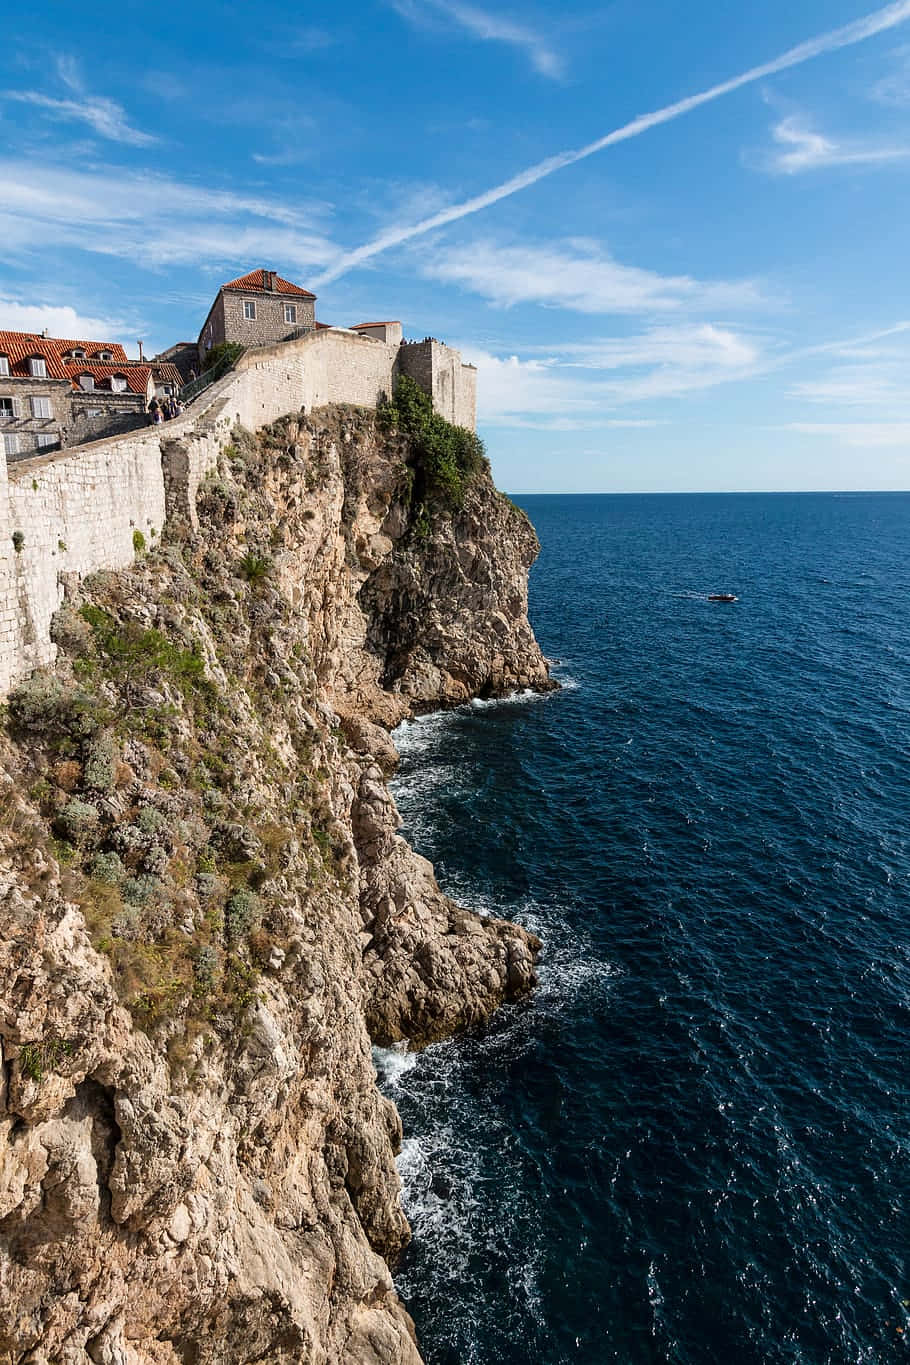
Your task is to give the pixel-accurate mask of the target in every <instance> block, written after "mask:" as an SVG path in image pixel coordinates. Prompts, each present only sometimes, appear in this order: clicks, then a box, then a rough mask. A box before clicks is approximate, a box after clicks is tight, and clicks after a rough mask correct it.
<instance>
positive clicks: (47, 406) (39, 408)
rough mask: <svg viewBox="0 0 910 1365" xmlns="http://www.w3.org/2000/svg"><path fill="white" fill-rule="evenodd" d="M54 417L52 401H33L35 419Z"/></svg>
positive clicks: (35, 399)
mask: <svg viewBox="0 0 910 1365" xmlns="http://www.w3.org/2000/svg"><path fill="white" fill-rule="evenodd" d="M53 415H54V414H53V413H52V412H51V400H50V399H49V398H33V399H32V416H33V417H53Z"/></svg>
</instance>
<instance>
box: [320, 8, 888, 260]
mask: <svg viewBox="0 0 910 1365" xmlns="http://www.w3.org/2000/svg"><path fill="white" fill-rule="evenodd" d="M907 19H910V0H897V3H895V4H891V5H885V7H884V8H883V9H879V10H876V11H875V12H874V13H873V14H867V15H866V17H865V18H863V19H855V20H854V21H853V22H852V23H850V24H845V25H844V26H843V28H836V29H833V30H832V31H831V32H830V33H823V34H821V35H819V37H817V38H810V39H809V40H808V41H807V42H805V43H800V44H799V46H798V47H791V48H790V50H789V51H788V52H784V53H782V55H781V56H780V57H775V58H774V59H773V60H772V61H770V62H765V63H763V65H761V66H753V67H752V68H751V69H750V70H749V71H744V72H743V73H742V75H740V76H733V77H732V78H731V79H730V80H727V81H722V82H721V84H720V85H712V86H711V88H710V89H709V90H702V91H701V92H700V93H699V94H697V95H689V96H688V97H687V98H686V99H683V100H677V102H676V103H675V104H667V105H665V106H664V108H663V109H655V110H654V112H653V113H651V114H640V115H639V117H638V118H635V119H633V120H632V122H631V123H626V124H623V126H622V127H621V128H615V129H614V130H613V132H612V133H607V134H606V136H605V137H600V138H598V139H597V141H596V142H589V143H588V144H587V146H585V147H579V148H576V149H575V150H573V151H568V152H557V153H556V155H555V156H549V157H547V158H546V160H545V161H538V163H537V165H536V166H529V167H528V169H527V170H525V171H519V173H518V175H513V176H512V177H511V179H509V180H504V181H503V182H502V184H501V185H494V186H493V188H492V189H489V190H485V191H484V192H483V194H477V195H474V197H473V198H471V199H465V200H464V201H463V202H462V203H460V204H453V205H451V207H450V208H447V209H442V210H441V211H440V212H439V213H434V214H432V215H431V216H430V217H429V218H422V219H420V221H419V222H417V223H410V224H408V225H407V226H405V227H394V228H389V229H388V230H387V231H386V232H383V233H381V234H380V235H379V236H378V237H374V238H373V240H372V241H371V242H365V243H364V245H363V246H359V247H356V248H355V249H354V250H353V251H348V252H345V254H344V255H343V256H340V257H339V258H338V260H337V261H336V262H335V264H334V265H332V266H330V267H329V269H328V270H326V271H324V272H323V274H322V275H320V276H319V277H318V279H316V280H315V281H314V283H315V284H316V285H323V284H330V283H331V281H332V280H337V279H338V278H339V276H341V275H345V274H347V272H348V271H349V270H352V269H353V268H354V266H357V265H360V264H362V262H363V261H368V260H370V258H371V257H373V256H377V255H378V254H379V253H380V252H381V251H386V250H387V249H388V248H389V247H391V246H399V245H400V244H401V243H402V242H408V241H410V240H411V238H412V237H421V236H423V234H424V233H426V232H432V231H433V229H434V228H440V227H445V225H446V224H447V223H454V222H457V220H458V219H459V218H466V217H467V216H468V214H470V213H478V212H479V211H480V210H481V209H485V208H489V206H490V205H491V204H496V203H498V202H499V200H500V199H507V198H508V197H509V195H510V194H517V192H518V191H519V190H524V189H527V188H528V186H529V185H536V184H537V181H538V180H543V179H545V178H546V176H548V175H552V174H553V172H554V171H561V170H562V169H563V168H564V167H565V166H573V165H574V164H575V162H576V161H584V160H585V158H586V157H589V156H593V155H594V153H595V152H602V151H603V150H604V148H605V147H612V146H614V145H615V144H616V143H617V142H627V141H628V140H629V139H630V138H633V137H640V136H641V134H642V133H646V132H648V131H649V129H651V128H657V127H658V126H659V125H660V124H662V123H670V122H672V120H673V119H677V118H681V117H682V116H683V114H689V113H691V112H692V110H693V109H698V108H700V107H701V105H703V104H710V103H711V101H712V100H718V99H720V98H721V97H722V96H723V95H729V94H731V93H732V91H734V90H740V89H742V87H743V86H744V85H753V84H754V83H755V81H760V80H764V78H765V77H766V76H774V75H776V74H777V73H778V72H779V71H786V70H788V68H790V67H792V66H800V65H801V64H802V63H803V62H809V61H812V59H813V58H814V57H821V56H823V55H824V53H826V52H836V51H838V50H839V49H840V48H844V47H853V46H854V44H856V43H862V42H865V41H866V39H867V38H874V37H875V35H876V34H877V33H884V32H886V31H887V30H888V29H891V28H896V27H897V26H898V24H903V23H904V22H905V21H906V20H907Z"/></svg>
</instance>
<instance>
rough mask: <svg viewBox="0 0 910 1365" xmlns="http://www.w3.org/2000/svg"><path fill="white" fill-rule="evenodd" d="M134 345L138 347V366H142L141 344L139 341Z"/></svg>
mask: <svg viewBox="0 0 910 1365" xmlns="http://www.w3.org/2000/svg"><path fill="white" fill-rule="evenodd" d="M136 345H137V346H138V347H139V364H140V365H141V364H142V342H141V341H137V342H136Z"/></svg>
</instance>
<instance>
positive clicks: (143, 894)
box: [120, 876, 161, 906]
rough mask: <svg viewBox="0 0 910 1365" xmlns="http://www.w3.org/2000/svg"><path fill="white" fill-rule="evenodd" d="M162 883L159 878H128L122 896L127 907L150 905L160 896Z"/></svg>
mask: <svg viewBox="0 0 910 1365" xmlns="http://www.w3.org/2000/svg"><path fill="white" fill-rule="evenodd" d="M160 890H161V883H160V881H159V880H158V878H157V877H148V876H144V877H127V879H126V881H125V882H124V883H123V888H122V890H121V893H120V894H121V895H122V897H123V899H124V901H125V902H126V904H127V905H139V906H142V905H149V904H150V903H151V902H152V901H153V900H155V899H156V898H157V896H158V893H159V892H160Z"/></svg>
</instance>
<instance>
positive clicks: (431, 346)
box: [400, 337, 477, 431]
mask: <svg viewBox="0 0 910 1365" xmlns="http://www.w3.org/2000/svg"><path fill="white" fill-rule="evenodd" d="M400 366H401V373H402V374H406V375H409V376H410V377H411V378H412V379H413V380H414V382H415V383H416V384H419V385H420V387H421V388H422V389H423V390H424V392H425V393H428V394H430V396H431V397H432V399H433V406H434V408H435V409H436V411H437V412H440V413H442V415H443V417H445V418H446V420H447V421H449V422H454V423H455V425H456V426H458V427H467V428H468V429H469V430H470V431H473V430H474V429H475V427H476V425H477V371H476V370H475V368H474V366H473V365H463V364H462V363H461V355H460V353H459V352H458V351H454V350H452V348H451V347H450V346H446V345H445V344H444V342H441V341H436V340H435V338H433V337H427V338H426V339H425V340H424V341H405V342H403V343H402V347H401V357H400Z"/></svg>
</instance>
